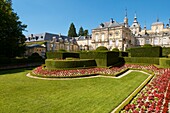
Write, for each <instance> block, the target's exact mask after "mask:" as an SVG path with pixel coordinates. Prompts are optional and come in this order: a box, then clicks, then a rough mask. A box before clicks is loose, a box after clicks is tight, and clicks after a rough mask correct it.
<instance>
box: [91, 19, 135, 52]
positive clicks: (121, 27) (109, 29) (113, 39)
mask: <svg viewBox="0 0 170 113" xmlns="http://www.w3.org/2000/svg"><path fill="white" fill-rule="evenodd" d="M124 22H127V23H118V22H116V21H115V20H113V19H111V20H110V22H105V23H101V24H100V26H99V27H98V28H96V29H93V30H92V46H93V48H94V49H96V48H97V47H99V46H105V47H107V48H108V49H109V50H112V49H113V48H118V49H119V50H121V51H125V50H126V49H127V48H128V47H131V46H132V37H131V36H132V35H131V30H130V29H129V28H128V26H127V24H128V20H127V18H126V17H125V20H124Z"/></svg>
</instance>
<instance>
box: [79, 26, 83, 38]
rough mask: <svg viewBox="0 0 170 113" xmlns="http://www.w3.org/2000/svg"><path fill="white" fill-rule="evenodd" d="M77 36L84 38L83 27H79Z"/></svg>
mask: <svg viewBox="0 0 170 113" xmlns="http://www.w3.org/2000/svg"><path fill="white" fill-rule="evenodd" d="M78 36H84V30H83V27H80V29H79V34H78Z"/></svg>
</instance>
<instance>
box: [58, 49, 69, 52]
mask: <svg viewBox="0 0 170 113" xmlns="http://www.w3.org/2000/svg"><path fill="white" fill-rule="evenodd" d="M58 51H59V52H67V51H66V50H65V49H59V50H58Z"/></svg>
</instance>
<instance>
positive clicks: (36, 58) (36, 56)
mask: <svg viewBox="0 0 170 113" xmlns="http://www.w3.org/2000/svg"><path fill="white" fill-rule="evenodd" d="M28 61H29V62H43V61H44V60H43V58H42V57H41V56H40V55H39V54H38V53H33V54H32V55H31V56H29V57H28Z"/></svg>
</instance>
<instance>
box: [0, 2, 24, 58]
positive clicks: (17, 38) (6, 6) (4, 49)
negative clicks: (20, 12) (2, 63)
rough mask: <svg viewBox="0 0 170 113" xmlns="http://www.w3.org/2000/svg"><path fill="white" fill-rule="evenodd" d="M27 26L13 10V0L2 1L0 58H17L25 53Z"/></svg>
mask: <svg viewBox="0 0 170 113" xmlns="http://www.w3.org/2000/svg"><path fill="white" fill-rule="evenodd" d="M25 28H26V25H23V24H22V22H21V21H19V17H18V16H17V14H16V13H15V12H13V9H12V1H11V0H0V56H5V57H15V56H20V55H21V54H23V53H24V52H25V45H24V43H25V36H24V35H23V33H22V31H24V30H25Z"/></svg>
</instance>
